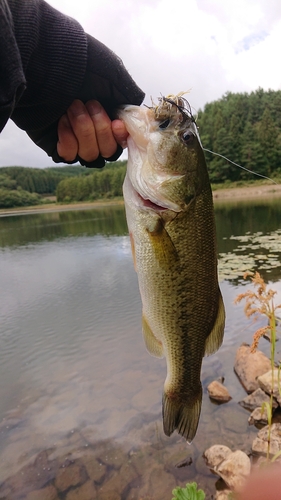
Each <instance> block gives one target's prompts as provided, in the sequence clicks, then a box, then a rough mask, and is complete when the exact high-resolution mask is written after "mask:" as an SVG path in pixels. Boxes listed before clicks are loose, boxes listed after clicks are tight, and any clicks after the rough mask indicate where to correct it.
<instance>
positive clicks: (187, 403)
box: [119, 93, 225, 443]
mask: <svg viewBox="0 0 281 500" xmlns="http://www.w3.org/2000/svg"><path fill="white" fill-rule="evenodd" d="M119 118H120V119H121V120H123V122H124V123H125V125H126V128H127V130H128V132H129V137H128V140H127V146H128V162H127V172H126V176H125V180H124V184H123V194H124V202H125V211H126V218H127V224H128V230H129V235H130V240H131V248H132V256H133V262H134V267H135V270H136V272H137V276H138V284H139V289H140V295H141V300H142V332H143V337H144V342H145V346H146V348H147V350H148V352H149V353H150V354H151V355H153V356H156V357H158V358H163V357H165V358H166V365H167V376H166V380H165V382H164V392H163V399H162V416H163V429H164V433H165V434H166V435H167V436H170V435H171V434H172V433H173V432H174V431H175V430H176V431H177V432H178V433H179V434H180V435H181V436H183V437H184V438H185V439H186V441H187V442H188V443H191V442H192V440H193V439H194V437H195V435H196V431H197V427H198V422H199V418H200V412H201V404H202V384H201V380H200V375H201V365H202V359H203V357H204V356H205V355H209V354H212V353H214V352H216V351H217V350H218V349H219V347H220V345H221V344H222V341H223V334H224V326H225V310H224V304H223V299H222V295H221V291H220V288H219V284H218V272H217V247H216V229H215V218H214V207H213V199H212V191H211V186H210V181H209V176H208V171H207V165H206V161H205V156H204V152H203V149H202V144H201V141H200V137H199V133H198V128H197V125H196V121H195V118H194V117H193V115H192V112H191V107H190V105H189V103H188V101H187V100H186V99H185V98H184V97H183V93H180V94H177V95H169V96H167V97H164V96H161V97H160V98H159V99H158V104H154V103H153V102H152V106H150V107H148V106H133V105H125V106H123V107H122V109H121V110H120V111H119Z"/></svg>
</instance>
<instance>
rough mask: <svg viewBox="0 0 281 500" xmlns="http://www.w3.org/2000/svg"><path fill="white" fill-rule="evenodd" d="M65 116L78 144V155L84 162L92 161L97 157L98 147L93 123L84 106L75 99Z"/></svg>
mask: <svg viewBox="0 0 281 500" xmlns="http://www.w3.org/2000/svg"><path fill="white" fill-rule="evenodd" d="M67 116H68V119H69V121H70V124H71V127H72V130H73V132H74V134H75V137H76V140H77V143H78V155H79V156H80V158H83V160H85V161H89V162H91V161H93V160H95V159H96V158H97V157H98V156H99V146H98V142H97V138H96V132H95V126H94V123H93V121H92V119H91V117H90V115H89V113H88V111H87V108H86V106H85V105H84V104H83V103H82V101H79V100H78V99H75V101H73V103H72V104H71V106H70V107H69V108H68V110H67Z"/></svg>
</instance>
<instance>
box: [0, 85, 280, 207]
mask: <svg viewBox="0 0 281 500" xmlns="http://www.w3.org/2000/svg"><path fill="white" fill-rule="evenodd" d="M196 122H197V125H198V127H199V134H200V138H201V142H202V145H203V147H204V149H206V150H209V151H212V152H213V153H217V154H220V155H223V156H225V157H227V158H229V159H230V160H232V161H233V162H235V163H238V164H239V165H241V166H243V167H244V168H246V169H249V170H252V171H254V172H256V173H258V174H261V175H263V176H267V177H270V178H272V179H275V180H276V179H277V180H278V178H279V179H280V177H281V90H280V91H279V90H278V91H273V90H268V91H264V90H263V89H261V88H259V89H258V90H256V91H255V92H251V93H250V94H248V93H231V92H227V93H226V94H225V95H223V96H222V98H221V99H218V100H217V101H214V102H211V103H208V104H206V105H205V107H204V108H203V109H202V110H199V111H198V115H197V118H196ZM213 153H210V152H208V151H205V156H206V160H207V165H208V171H209V175H210V180H211V183H212V185H213V186H214V187H215V186H216V184H218V183H219V184H221V183H226V182H227V183H228V184H229V183H230V182H237V181H241V182H243V181H254V180H255V179H258V177H256V176H254V175H253V174H250V173H249V172H246V171H245V170H243V169H241V168H239V167H238V166H235V165H233V164H232V163H229V162H228V161H227V160H225V159H224V158H221V157H220V156H217V155H216V154H213ZM125 171H126V161H117V162H114V163H108V164H106V166H105V167H104V168H103V169H93V170H92V169H87V168H85V167H81V166H66V167H50V168H45V169H39V168H37V169H35V168H26V167H3V168H1V169H0V208H8V207H11V206H21V205H32V204H38V203H42V202H44V196H46V195H55V194H56V196H57V201H58V202H66V203H69V202H74V201H86V200H97V199H104V198H106V199H108V198H112V197H116V196H122V184H123V180H124V176H125Z"/></svg>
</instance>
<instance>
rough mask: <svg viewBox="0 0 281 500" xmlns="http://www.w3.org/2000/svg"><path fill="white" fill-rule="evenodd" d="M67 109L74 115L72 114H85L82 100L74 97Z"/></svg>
mask: <svg viewBox="0 0 281 500" xmlns="http://www.w3.org/2000/svg"><path fill="white" fill-rule="evenodd" d="M69 111H70V112H71V113H72V114H73V115H74V116H79V115H83V114H85V106H84V104H83V102H82V101H79V100H78V99H76V100H75V101H73V103H72V104H71V106H70V107H69Z"/></svg>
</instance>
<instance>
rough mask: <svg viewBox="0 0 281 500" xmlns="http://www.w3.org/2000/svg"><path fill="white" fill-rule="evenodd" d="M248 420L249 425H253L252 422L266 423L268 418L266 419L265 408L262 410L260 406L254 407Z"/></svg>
mask: <svg viewBox="0 0 281 500" xmlns="http://www.w3.org/2000/svg"><path fill="white" fill-rule="evenodd" d="M248 422H249V424H250V425H253V424H261V425H267V424H268V420H267V411H266V408H264V410H263V411H262V409H261V408H255V409H254V411H253V412H252V413H251V415H250V416H249V418H248Z"/></svg>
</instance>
